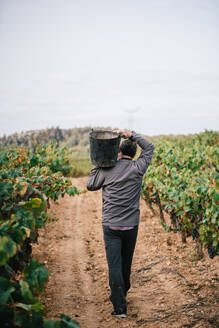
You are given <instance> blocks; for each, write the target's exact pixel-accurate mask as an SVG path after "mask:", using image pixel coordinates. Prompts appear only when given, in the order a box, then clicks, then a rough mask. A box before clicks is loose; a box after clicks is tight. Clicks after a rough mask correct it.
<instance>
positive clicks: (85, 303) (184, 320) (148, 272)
mask: <svg viewBox="0 0 219 328" xmlns="http://www.w3.org/2000/svg"><path fill="white" fill-rule="evenodd" d="M86 180H87V179H86V178H79V179H73V184H74V185H76V186H77V187H79V188H85V186H86ZM50 212H51V215H52V216H53V217H57V218H59V220H58V221H56V222H53V223H51V224H49V225H48V226H47V227H46V228H45V230H42V231H41V234H40V238H39V243H38V245H35V246H34V255H35V257H36V258H38V259H39V260H40V261H41V262H44V263H46V265H47V267H48V268H49V270H50V272H51V275H50V278H49V281H48V284H47V288H46V290H45V293H44V295H43V297H42V301H43V302H44V303H45V304H46V308H47V311H48V313H47V316H48V317H49V318H51V317H59V315H60V314H61V313H65V314H67V315H69V316H70V317H71V318H74V319H75V320H77V321H78V322H79V324H80V325H81V327H82V328H107V327H110V328H114V327H116V328H117V327H118V328H120V327H124V328H125V327H130V328H134V327H149V328H153V327H159V328H160V327H161V328H162V327H165V328H170V327H173V328H178V327H188V328H189V327H195V328H198V327H204V328H205V327H206V328H207V327H218V326H219V299H218V297H219V286H218V285H219V284H218V282H219V277H218V273H219V265H218V259H217V258H214V259H213V260H210V259H209V258H208V257H207V256H206V257H205V258H204V259H203V260H201V261H196V260H195V258H194V254H193V250H192V249H193V247H194V245H193V242H192V241H191V240H189V241H188V244H185V245H183V244H182V243H181V238H180V236H179V235H177V234H174V233H166V232H165V231H164V230H163V228H162V227H161V226H160V224H159V218H158V217H157V216H154V217H152V215H151V212H150V210H149V209H148V208H147V206H146V205H145V203H144V202H143V201H142V204H141V223H140V228H139V236H138V241H137V245H136V251H135V255H134V260H133V268H132V288H131V289H130V291H129V294H128V298H127V300H128V316H127V318H125V319H116V318H112V317H111V315H110V313H111V311H112V305H111V303H110V301H109V287H108V273H107V264H106V259H105V252H104V244H103V236H102V228H101V220H100V218H101V192H100V191H98V192H87V193H84V194H81V195H79V196H75V197H65V198H64V199H60V200H59V201H58V202H57V203H54V204H52V206H51V210H50Z"/></svg>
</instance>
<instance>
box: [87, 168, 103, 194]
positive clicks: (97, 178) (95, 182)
mask: <svg viewBox="0 0 219 328" xmlns="http://www.w3.org/2000/svg"><path fill="white" fill-rule="evenodd" d="M103 182H104V176H103V174H102V172H101V168H99V167H94V168H93V169H92V170H91V171H90V174H89V177H88V181H87V189H88V190H90V191H94V190H98V189H100V188H101V187H102V186H103Z"/></svg>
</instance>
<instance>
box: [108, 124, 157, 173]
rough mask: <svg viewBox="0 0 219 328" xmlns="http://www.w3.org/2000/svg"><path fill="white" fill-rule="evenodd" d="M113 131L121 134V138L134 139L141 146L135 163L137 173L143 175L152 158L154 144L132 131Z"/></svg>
mask: <svg viewBox="0 0 219 328" xmlns="http://www.w3.org/2000/svg"><path fill="white" fill-rule="evenodd" d="M114 132H117V133H119V134H121V136H122V137H123V138H129V139H131V140H132V141H136V142H137V144H138V145H139V146H140V147H141V149H142V152H141V155H140V156H139V157H138V159H137V160H136V162H135V163H136V165H137V168H138V171H139V174H141V175H144V174H145V172H146V170H147V168H148V166H149V164H150V162H151V160H152V155H153V151H154V145H153V144H152V143H151V142H150V141H149V140H147V139H146V138H143V137H142V136H141V135H140V134H138V133H136V132H134V131H128V130H114Z"/></svg>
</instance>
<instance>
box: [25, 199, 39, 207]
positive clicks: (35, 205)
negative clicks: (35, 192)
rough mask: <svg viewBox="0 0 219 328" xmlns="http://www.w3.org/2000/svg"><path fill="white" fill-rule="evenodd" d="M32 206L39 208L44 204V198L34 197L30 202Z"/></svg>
mask: <svg viewBox="0 0 219 328" xmlns="http://www.w3.org/2000/svg"><path fill="white" fill-rule="evenodd" d="M28 203H29V204H30V205H31V207H32V208H39V207H40V206H41V204H42V199H40V198H32V199H30V200H29V202H28Z"/></svg>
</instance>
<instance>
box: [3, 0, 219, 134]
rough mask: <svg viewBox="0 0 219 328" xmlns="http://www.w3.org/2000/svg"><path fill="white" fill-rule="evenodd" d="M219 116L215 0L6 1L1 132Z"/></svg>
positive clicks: (185, 126)
mask: <svg viewBox="0 0 219 328" xmlns="http://www.w3.org/2000/svg"><path fill="white" fill-rule="evenodd" d="M218 122H219V1H218V0H0V136H2V135H3V134H7V135H8V134H11V133H14V132H20V131H26V130H31V129H42V128H46V127H51V126H59V127H61V128H71V127H83V126H112V127H119V128H130V129H134V130H136V131H137V132H142V133H145V134H148V135H158V134H171V133H172V134H181V133H184V134H187V133H196V132H201V131H204V130H205V129H208V130H211V129H213V130H218Z"/></svg>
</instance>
